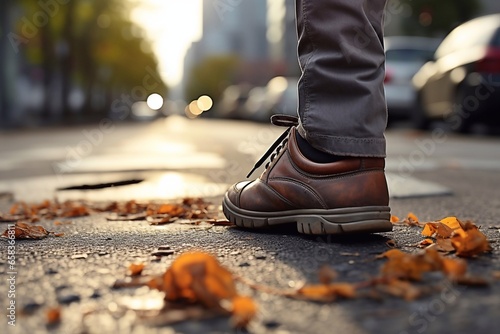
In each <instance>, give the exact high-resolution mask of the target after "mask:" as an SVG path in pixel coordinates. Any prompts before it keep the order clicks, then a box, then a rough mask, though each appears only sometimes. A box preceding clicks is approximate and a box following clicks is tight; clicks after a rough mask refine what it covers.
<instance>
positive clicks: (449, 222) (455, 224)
mask: <svg viewBox="0 0 500 334" xmlns="http://www.w3.org/2000/svg"><path fill="white" fill-rule="evenodd" d="M439 222H440V223H442V224H444V225H446V226H448V227H449V228H451V229H452V230H458V229H461V228H462V227H463V226H462V222H461V221H460V220H458V218H457V217H453V216H452V217H446V218H443V219H441V220H440V221H439Z"/></svg>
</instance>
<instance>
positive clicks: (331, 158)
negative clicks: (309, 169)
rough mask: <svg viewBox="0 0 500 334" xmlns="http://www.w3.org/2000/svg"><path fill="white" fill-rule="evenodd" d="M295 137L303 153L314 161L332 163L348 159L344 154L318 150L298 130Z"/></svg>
mask: <svg viewBox="0 0 500 334" xmlns="http://www.w3.org/2000/svg"><path fill="white" fill-rule="evenodd" d="M295 137H296V139H297V144H298V146H299V150H300V152H301V153H302V155H303V156H304V157H306V158H307V159H309V160H311V161H313V162H316V163H332V162H336V161H340V160H344V159H346V157H344V156H339V155H334V154H330V153H327V152H323V151H320V150H318V149H317V148H315V147H313V146H312V145H311V144H309V142H308V141H307V140H305V139H304V138H302V136H301V135H300V134H299V133H298V132H296V135H295Z"/></svg>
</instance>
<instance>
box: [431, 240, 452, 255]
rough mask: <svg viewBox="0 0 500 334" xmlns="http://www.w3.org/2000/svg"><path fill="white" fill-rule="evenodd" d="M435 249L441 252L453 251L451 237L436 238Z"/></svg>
mask: <svg viewBox="0 0 500 334" xmlns="http://www.w3.org/2000/svg"><path fill="white" fill-rule="evenodd" d="M436 244H437V249H438V250H439V251H441V252H447V253H449V252H454V251H455V247H453V245H452V244H451V239H437V241H436Z"/></svg>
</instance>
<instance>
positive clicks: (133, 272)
mask: <svg viewBox="0 0 500 334" xmlns="http://www.w3.org/2000/svg"><path fill="white" fill-rule="evenodd" d="M145 266H146V265H145V264H144V263H132V264H130V265H129V266H128V272H129V275H130V276H139V275H141V274H142V271H143V270H144V267H145Z"/></svg>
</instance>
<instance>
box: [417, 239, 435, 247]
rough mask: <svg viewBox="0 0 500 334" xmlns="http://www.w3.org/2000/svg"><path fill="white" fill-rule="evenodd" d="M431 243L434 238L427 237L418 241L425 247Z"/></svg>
mask: <svg viewBox="0 0 500 334" xmlns="http://www.w3.org/2000/svg"><path fill="white" fill-rule="evenodd" d="M433 244H434V240H432V239H429V238H427V239H424V240H422V242H421V243H420V246H422V247H427V246H430V245H433Z"/></svg>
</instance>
